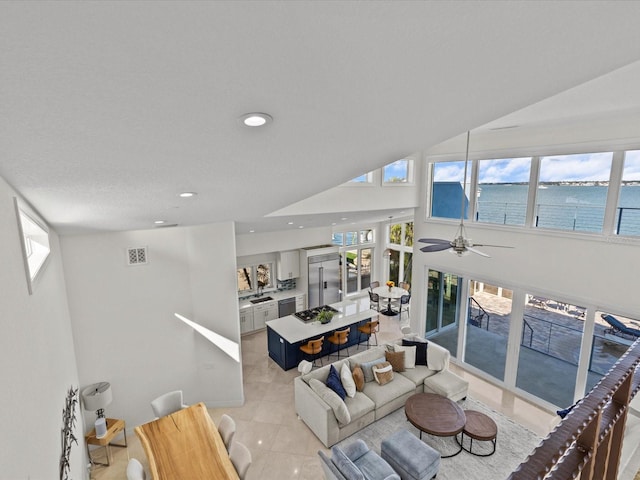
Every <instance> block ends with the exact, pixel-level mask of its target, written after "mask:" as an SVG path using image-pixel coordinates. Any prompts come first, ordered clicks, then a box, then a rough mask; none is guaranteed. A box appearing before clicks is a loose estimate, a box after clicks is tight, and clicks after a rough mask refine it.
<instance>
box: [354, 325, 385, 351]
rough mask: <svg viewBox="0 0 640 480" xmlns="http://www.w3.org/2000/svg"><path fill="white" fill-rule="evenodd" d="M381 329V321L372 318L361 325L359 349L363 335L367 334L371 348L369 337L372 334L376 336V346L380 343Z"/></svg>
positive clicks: (359, 329)
mask: <svg viewBox="0 0 640 480" xmlns="http://www.w3.org/2000/svg"><path fill="white" fill-rule="evenodd" d="M379 329H380V322H379V321H378V320H372V321H370V322H367V323H365V324H364V325H360V326H359V327H358V332H360V333H359V338H358V349H359V348H360V343H361V341H360V338H362V335H367V348H369V338H370V337H371V335H374V336H375V337H376V346H377V345H378V335H377V333H378V330H379Z"/></svg>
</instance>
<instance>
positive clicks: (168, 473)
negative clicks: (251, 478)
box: [134, 403, 238, 480]
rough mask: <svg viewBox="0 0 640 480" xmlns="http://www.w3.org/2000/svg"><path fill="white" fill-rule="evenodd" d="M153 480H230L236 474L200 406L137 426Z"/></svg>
mask: <svg viewBox="0 0 640 480" xmlns="http://www.w3.org/2000/svg"><path fill="white" fill-rule="evenodd" d="M134 431H135V432H136V435H138V437H139V438H140V442H141V443H142V446H143V447H144V451H145V453H146V454H147V459H148V460H149V469H150V470H151V476H152V478H153V479H154V480H176V479H189V480H199V479H212V478H215V479H220V480H224V479H232V480H238V474H237V472H236V470H235V468H234V467H233V464H232V463H231V459H230V458H229V455H228V453H227V449H226V447H225V446H224V442H223V441H222V437H221V436H220V434H219V433H218V429H217V427H216V425H215V423H214V422H213V420H212V419H211V417H210V416H209V412H208V411H207V407H206V406H205V404H204V403H197V404H195V405H192V406H191V407H189V408H185V409H183V410H179V411H177V412H175V413H172V414H170V415H167V416H166V417H161V418H159V419H157V420H154V421H153V422H149V423H145V424H144V425H140V426H137V427H136V428H135V429H134Z"/></svg>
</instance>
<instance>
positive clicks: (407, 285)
mask: <svg viewBox="0 0 640 480" xmlns="http://www.w3.org/2000/svg"><path fill="white" fill-rule="evenodd" d="M398 286H399V287H400V288H402V289H403V290H406V291H407V292H408V291H409V290H411V284H410V283H407V282H400V285H398Z"/></svg>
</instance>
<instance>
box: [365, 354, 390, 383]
mask: <svg viewBox="0 0 640 480" xmlns="http://www.w3.org/2000/svg"><path fill="white" fill-rule="evenodd" d="M385 361H386V360H385V359H384V354H382V356H381V357H379V358H376V359H374V360H371V361H370V362H365V363H361V364H360V368H362V373H363V374H364V381H365V383H366V382H373V370H372V369H373V366H374V365H378V364H380V363H383V362H385Z"/></svg>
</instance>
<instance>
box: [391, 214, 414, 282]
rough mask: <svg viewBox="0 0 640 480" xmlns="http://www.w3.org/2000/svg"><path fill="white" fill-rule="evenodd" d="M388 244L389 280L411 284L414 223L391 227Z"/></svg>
mask: <svg viewBox="0 0 640 480" xmlns="http://www.w3.org/2000/svg"><path fill="white" fill-rule="evenodd" d="M387 243H388V245H387V247H388V249H389V251H390V255H389V271H388V276H387V278H388V279H389V280H391V281H393V282H395V283H396V284H398V283H399V282H407V283H409V284H410V283H411V265H412V263H411V260H412V255H413V222H404V223H395V224H392V225H390V226H389V232H388V236H387Z"/></svg>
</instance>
